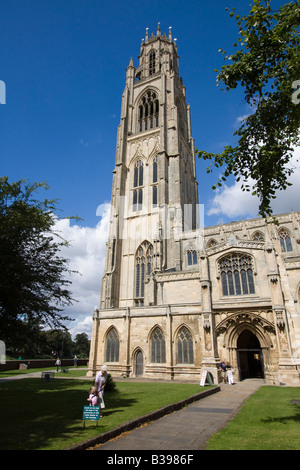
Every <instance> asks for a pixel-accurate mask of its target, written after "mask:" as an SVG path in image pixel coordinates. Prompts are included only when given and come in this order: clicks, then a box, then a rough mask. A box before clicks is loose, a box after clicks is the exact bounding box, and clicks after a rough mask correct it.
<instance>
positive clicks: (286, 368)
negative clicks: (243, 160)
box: [88, 27, 300, 386]
mask: <svg viewBox="0 0 300 470" xmlns="http://www.w3.org/2000/svg"><path fill="white" fill-rule="evenodd" d="M199 214H200V215H199ZM299 222H300V212H291V213H286V214H279V215H277V224H275V223H274V221H273V219H270V220H269V221H267V222H266V221H265V220H263V219H261V218H256V219H251V220H243V221H241V222H232V223H229V224H225V225H218V226H214V227H207V228H203V227H201V207H200V210H199V204H198V183H197V179H196V170H195V155H194V140H193V137H192V134H191V117H190V107H189V106H187V104H186V93H185V87H184V84H183V82H182V79H181V78H180V75H179V69H178V54H177V45H176V40H173V39H172V34H171V29H170V30H169V34H168V36H167V35H165V34H164V35H162V34H161V31H160V27H158V29H157V32H156V36H154V35H152V36H151V37H149V36H148V32H147V31H146V36H145V38H144V39H143V41H142V44H141V49H140V55H139V65H138V67H137V68H136V67H135V66H134V64H133V60H132V59H131V60H130V63H129V65H128V67H127V70H126V84H125V89H124V93H123V96H122V106H121V121H120V125H119V127H118V135H117V148H116V161H115V168H114V171H113V182H112V198H111V218H110V233H109V238H108V242H107V248H106V261H105V271H104V276H103V279H102V286H101V298H100V308H99V309H95V311H94V314H93V331H92V338H91V350H90V360H89V372H88V375H94V374H95V372H96V370H98V369H99V367H100V365H102V364H103V363H106V364H107V366H108V370H109V372H110V373H111V374H112V375H113V376H128V377H135V376H143V377H145V378H163V379H169V380H172V379H179V380H180V379H191V380H195V381H198V380H200V374H201V372H202V371H207V372H208V374H209V376H210V377H211V379H213V381H214V383H219V382H220V372H219V367H218V366H219V363H220V361H221V360H222V359H225V360H226V361H229V362H230V363H231V364H232V365H233V367H234V369H235V380H236V381H239V380H243V379H245V378H250V377H261V378H264V379H265V380H266V383H268V384H276V385H279V384H287V385H297V386H299V385H300V307H299V302H300V223H299Z"/></svg>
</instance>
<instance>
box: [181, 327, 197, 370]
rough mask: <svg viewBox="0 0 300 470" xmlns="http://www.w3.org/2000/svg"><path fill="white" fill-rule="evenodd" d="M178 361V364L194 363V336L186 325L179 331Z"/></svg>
mask: <svg viewBox="0 0 300 470" xmlns="http://www.w3.org/2000/svg"><path fill="white" fill-rule="evenodd" d="M177 362H178V364H193V363H194V349H193V338H192V335H191V333H190V331H189V330H188V329H187V328H186V327H185V326H183V327H182V328H181V329H180V331H179V333H178V338H177Z"/></svg>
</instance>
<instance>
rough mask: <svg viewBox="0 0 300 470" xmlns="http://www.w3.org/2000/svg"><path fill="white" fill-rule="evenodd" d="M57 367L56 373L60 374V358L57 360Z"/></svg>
mask: <svg viewBox="0 0 300 470" xmlns="http://www.w3.org/2000/svg"><path fill="white" fill-rule="evenodd" d="M55 365H56V372H58V371H59V368H60V365H61V362H60V359H59V357H58V358H57V359H56V362H55Z"/></svg>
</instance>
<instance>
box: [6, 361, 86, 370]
mask: <svg viewBox="0 0 300 470" xmlns="http://www.w3.org/2000/svg"><path fill="white" fill-rule="evenodd" d="M55 361H56V358H55V359H22V360H15V361H6V363H5V364H0V372H1V371H5V370H18V369H19V368H20V364H26V365H27V366H28V369H40V368H42V367H45V368H47V369H48V368H49V367H53V369H55V368H56V366H55ZM87 364H88V359H77V365H78V366H86V365H87ZM73 365H74V361H73V359H63V360H62V366H68V367H70V366H73Z"/></svg>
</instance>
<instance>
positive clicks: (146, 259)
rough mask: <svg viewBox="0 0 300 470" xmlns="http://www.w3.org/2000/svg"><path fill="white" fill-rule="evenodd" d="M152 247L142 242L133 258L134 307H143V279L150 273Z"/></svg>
mask: <svg viewBox="0 0 300 470" xmlns="http://www.w3.org/2000/svg"><path fill="white" fill-rule="evenodd" d="M152 257H153V247H152V245H151V243H149V242H148V241H144V242H143V243H142V244H141V245H140V246H139V247H138V249H137V251H136V256H135V305H144V295H145V277H146V276H147V275H149V274H151V271H152Z"/></svg>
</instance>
